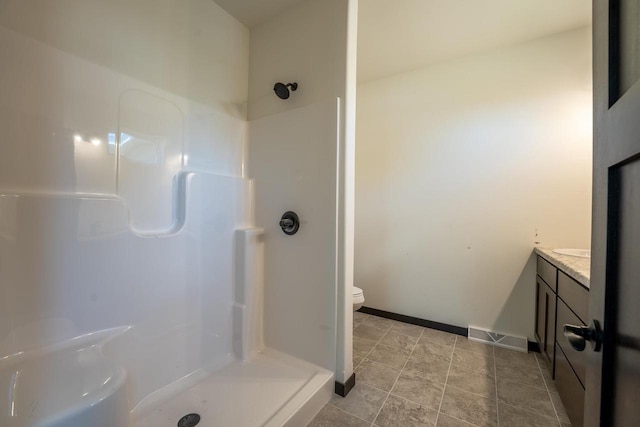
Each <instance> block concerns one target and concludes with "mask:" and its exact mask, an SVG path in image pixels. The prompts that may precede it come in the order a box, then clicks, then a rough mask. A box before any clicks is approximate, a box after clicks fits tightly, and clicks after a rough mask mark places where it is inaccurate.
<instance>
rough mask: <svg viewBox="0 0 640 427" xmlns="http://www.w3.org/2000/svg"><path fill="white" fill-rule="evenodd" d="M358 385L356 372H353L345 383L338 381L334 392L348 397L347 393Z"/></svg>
mask: <svg viewBox="0 0 640 427" xmlns="http://www.w3.org/2000/svg"><path fill="white" fill-rule="evenodd" d="M355 385H356V373H355V372H354V373H353V374H351V376H350V377H349V378H347V381H345V383H344V384H342V383H340V382H338V381H336V385H335V389H334V392H335V393H336V394H337V395H338V396H342V397H347V394H349V392H350V391H351V389H352V388H353V387H355Z"/></svg>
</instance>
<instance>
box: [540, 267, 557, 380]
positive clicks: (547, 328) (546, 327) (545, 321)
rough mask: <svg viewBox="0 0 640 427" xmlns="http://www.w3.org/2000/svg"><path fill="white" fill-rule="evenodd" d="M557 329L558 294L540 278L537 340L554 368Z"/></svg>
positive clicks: (541, 350)
mask: <svg viewBox="0 0 640 427" xmlns="http://www.w3.org/2000/svg"><path fill="white" fill-rule="evenodd" d="M555 328H556V294H555V293H554V292H553V291H552V290H551V288H549V286H547V284H546V283H545V282H544V281H542V280H541V279H540V278H539V277H538V278H537V280H536V330H535V334H536V339H537V340H538V345H539V346H540V352H541V353H542V354H543V355H544V356H545V358H546V359H547V362H548V363H549V366H551V367H552V368H553V355H554V351H555V348H554V345H555Z"/></svg>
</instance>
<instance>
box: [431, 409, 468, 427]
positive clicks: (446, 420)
mask: <svg viewBox="0 0 640 427" xmlns="http://www.w3.org/2000/svg"><path fill="white" fill-rule="evenodd" d="M476 425H477V424H471V423H468V422H466V421H462V420H459V419H457V418H453V417H450V416H449V415H446V414H443V413H442V412H440V415H438V422H437V424H436V427H470V426H476Z"/></svg>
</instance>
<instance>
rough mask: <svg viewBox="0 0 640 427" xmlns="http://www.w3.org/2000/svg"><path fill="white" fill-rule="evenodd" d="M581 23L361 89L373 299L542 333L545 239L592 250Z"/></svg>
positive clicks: (360, 220)
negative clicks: (537, 253) (539, 275)
mask: <svg viewBox="0 0 640 427" xmlns="http://www.w3.org/2000/svg"><path fill="white" fill-rule="evenodd" d="M590 45H591V43H590V28H583V29H579V30H574V31H570V32H566V33H562V34H558V35H555V36H552V37H547V38H544V39H539V40H535V41H532V42H528V43H525V44H520V45H516V46H512V47H509V48H504V49H500V50H496V51H492V52H489V53H485V54H480V55H474V56H470V57H465V58H463V59H460V60H456V61H452V62H446V63H441V64H437V65H434V66H430V67H428V68H424V69H420V70H417V71H414V72H410V73H403V74H399V75H395V76H392V77H389V78H385V79H380V80H376V81H373V82H370V83H367V84H363V85H359V86H358V98H357V100H358V111H357V144H356V146H357V152H356V263H355V284H356V285H357V286H360V287H362V288H363V289H364V291H365V298H366V305H367V306H369V307H374V308H378V309H383V310H388V311H392V312H397V313H402V314H405V315H410V316H416V317H420V318H425V319H429V320H434V321H439V322H445V323H450V324H454V325H459V326H468V325H475V326H480V327H486V328H490V329H493V330H497V331H500V332H505V333H511V334H516V335H521V336H528V337H529V338H530V339H531V338H533V321H534V275H535V272H534V270H535V266H534V263H533V257H532V256H531V253H532V249H533V247H534V246H535V242H540V245H541V246H550V247H588V246H589V244H590V204H591V48H590Z"/></svg>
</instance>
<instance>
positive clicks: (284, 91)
mask: <svg viewBox="0 0 640 427" xmlns="http://www.w3.org/2000/svg"><path fill="white" fill-rule="evenodd" d="M289 88H291V91H293V92H295V91H296V90H297V89H298V83H295V82H293V83H287V84H284V83H280V82H278V83H276V84H275V85H274V86H273V91H274V92H275V93H276V95H277V96H278V98H280V99H289V95H290V92H289Z"/></svg>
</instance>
